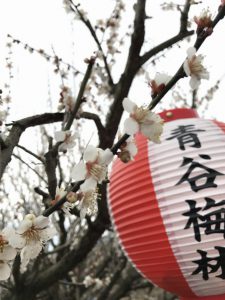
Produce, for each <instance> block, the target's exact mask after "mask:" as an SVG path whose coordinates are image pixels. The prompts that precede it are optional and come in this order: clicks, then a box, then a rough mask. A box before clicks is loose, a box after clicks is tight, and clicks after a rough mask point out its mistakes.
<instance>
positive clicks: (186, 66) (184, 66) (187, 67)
mask: <svg viewBox="0 0 225 300" xmlns="http://www.w3.org/2000/svg"><path fill="white" fill-rule="evenodd" d="M183 69H184V72H185V73H186V75H187V76H190V75H191V70H190V68H189V64H188V60H187V59H186V60H185V62H184V63H183Z"/></svg>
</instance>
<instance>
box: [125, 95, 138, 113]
mask: <svg viewBox="0 0 225 300" xmlns="http://www.w3.org/2000/svg"><path fill="white" fill-rule="evenodd" d="M123 108H124V110H126V111H127V112H128V113H133V112H134V110H135V109H136V108H137V105H136V104H135V103H134V102H133V101H131V100H130V99H128V98H124V99H123Z"/></svg>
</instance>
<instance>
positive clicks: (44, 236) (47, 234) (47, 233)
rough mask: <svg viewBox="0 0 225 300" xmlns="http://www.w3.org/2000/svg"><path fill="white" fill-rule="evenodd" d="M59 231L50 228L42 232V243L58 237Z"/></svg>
mask: <svg viewBox="0 0 225 300" xmlns="http://www.w3.org/2000/svg"><path fill="white" fill-rule="evenodd" d="M56 233H57V231H56V229H55V228H54V227H48V228H45V229H43V230H41V231H40V233H39V235H40V238H41V240H42V241H45V242H46V241H48V240H50V239H52V238H53V236H54V235H56Z"/></svg>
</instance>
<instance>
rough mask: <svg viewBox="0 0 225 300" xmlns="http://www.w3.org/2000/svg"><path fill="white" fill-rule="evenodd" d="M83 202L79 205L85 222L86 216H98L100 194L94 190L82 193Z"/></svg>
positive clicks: (81, 216)
mask: <svg viewBox="0 0 225 300" xmlns="http://www.w3.org/2000/svg"><path fill="white" fill-rule="evenodd" d="M81 197H82V198H81V201H80V204H79V209H80V218H81V220H83V219H84V218H85V216H86V215H88V216H96V214H97V212H98V203H97V199H98V193H97V192H96V191H95V190H94V191H92V190H90V191H87V192H82V193H81Z"/></svg>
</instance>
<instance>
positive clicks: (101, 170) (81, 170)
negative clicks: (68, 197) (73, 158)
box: [72, 145, 113, 192]
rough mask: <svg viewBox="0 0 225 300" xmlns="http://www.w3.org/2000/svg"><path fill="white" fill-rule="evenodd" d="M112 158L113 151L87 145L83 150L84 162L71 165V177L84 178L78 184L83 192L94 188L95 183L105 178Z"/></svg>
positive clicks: (79, 179) (76, 179) (77, 179)
mask: <svg viewBox="0 0 225 300" xmlns="http://www.w3.org/2000/svg"><path fill="white" fill-rule="evenodd" d="M112 159H113V153H112V152H111V151H110V150H109V149H106V150H102V149H100V148H96V147H94V146H91V145H89V146H87V148H86V150H85V152H84V162H79V163H78V164H77V165H75V166H74V167H73V170H72V178H73V179H74V180H75V181H81V180H85V182H84V183H83V184H82V185H81V186H80V189H81V190H82V191H83V192H86V191H89V190H95V188H96V186H97V183H101V182H102V181H103V180H104V179H105V178H106V173H107V166H108V165H109V163H110V162H111V161H112Z"/></svg>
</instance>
